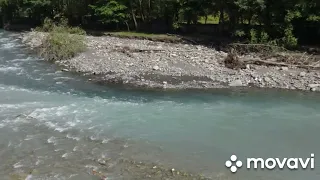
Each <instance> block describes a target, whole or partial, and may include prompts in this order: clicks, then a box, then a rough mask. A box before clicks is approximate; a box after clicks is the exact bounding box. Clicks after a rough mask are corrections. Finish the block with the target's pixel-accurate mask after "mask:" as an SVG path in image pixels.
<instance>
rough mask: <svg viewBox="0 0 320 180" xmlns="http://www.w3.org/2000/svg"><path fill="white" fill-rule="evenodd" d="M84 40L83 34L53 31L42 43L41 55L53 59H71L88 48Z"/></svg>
mask: <svg viewBox="0 0 320 180" xmlns="http://www.w3.org/2000/svg"><path fill="white" fill-rule="evenodd" d="M84 41H85V37H84V36H82V35H77V34H69V33H65V32H55V31H52V32H50V33H49V35H48V37H47V38H46V39H45V41H44V43H43V45H42V49H41V56H42V57H44V58H45V59H47V60H51V61H55V60H62V59H70V58H72V57H74V56H75V55H76V54H78V53H80V52H83V51H84V50H85V49H86V44H85V42H84Z"/></svg>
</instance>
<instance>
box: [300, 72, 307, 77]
mask: <svg viewBox="0 0 320 180" xmlns="http://www.w3.org/2000/svg"><path fill="white" fill-rule="evenodd" d="M299 75H300V76H301V77H305V76H306V75H307V73H306V72H304V71H302V72H300V74H299Z"/></svg>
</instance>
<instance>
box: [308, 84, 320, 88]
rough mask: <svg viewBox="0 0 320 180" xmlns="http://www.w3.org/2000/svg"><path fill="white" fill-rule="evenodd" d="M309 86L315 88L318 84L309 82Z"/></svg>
mask: <svg viewBox="0 0 320 180" xmlns="http://www.w3.org/2000/svg"><path fill="white" fill-rule="evenodd" d="M308 86H309V87H310V88H317V87H319V86H320V84H309V85H308Z"/></svg>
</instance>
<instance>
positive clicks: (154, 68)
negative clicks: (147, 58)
mask: <svg viewBox="0 0 320 180" xmlns="http://www.w3.org/2000/svg"><path fill="white" fill-rule="evenodd" d="M152 69H153V70H156V71H157V70H159V69H160V68H159V66H153V68H152Z"/></svg>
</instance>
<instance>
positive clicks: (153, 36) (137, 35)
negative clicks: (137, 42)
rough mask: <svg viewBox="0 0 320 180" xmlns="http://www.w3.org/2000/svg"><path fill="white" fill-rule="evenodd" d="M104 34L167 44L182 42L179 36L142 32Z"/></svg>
mask: <svg viewBox="0 0 320 180" xmlns="http://www.w3.org/2000/svg"><path fill="white" fill-rule="evenodd" d="M104 34H105V35H109V36H116V37H122V38H134V39H148V40H153V41H165V42H177V41H180V40H181V39H180V38H179V37H177V36H172V35H167V34H149V33H142V32H128V31H119V32H106V33H104Z"/></svg>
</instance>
